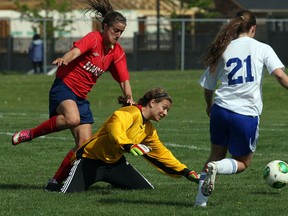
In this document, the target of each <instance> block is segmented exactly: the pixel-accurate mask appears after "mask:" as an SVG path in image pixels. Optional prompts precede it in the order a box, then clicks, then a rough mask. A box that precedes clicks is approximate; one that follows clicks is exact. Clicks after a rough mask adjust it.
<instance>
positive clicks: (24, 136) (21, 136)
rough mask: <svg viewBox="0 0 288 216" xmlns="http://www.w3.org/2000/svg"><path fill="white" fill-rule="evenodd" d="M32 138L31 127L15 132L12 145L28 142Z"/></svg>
mask: <svg viewBox="0 0 288 216" xmlns="http://www.w3.org/2000/svg"><path fill="white" fill-rule="evenodd" d="M31 140H32V137H31V132H30V129H25V130H22V131H19V132H17V133H15V134H14V135H13V136H12V145H18V144H20V143H22V142H28V141H31Z"/></svg>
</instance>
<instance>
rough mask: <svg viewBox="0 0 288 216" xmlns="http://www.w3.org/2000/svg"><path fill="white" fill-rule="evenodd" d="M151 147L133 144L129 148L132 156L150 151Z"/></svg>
mask: <svg viewBox="0 0 288 216" xmlns="http://www.w3.org/2000/svg"><path fill="white" fill-rule="evenodd" d="M151 150H152V149H151V148H150V147H149V146H146V145H143V144H134V145H132V146H131V148H130V153H131V154H133V155H134V156H138V155H140V156H141V155H144V154H147V153H148V152H150V151H151Z"/></svg>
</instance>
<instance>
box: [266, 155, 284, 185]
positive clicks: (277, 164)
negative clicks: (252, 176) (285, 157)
mask: <svg viewBox="0 0 288 216" xmlns="http://www.w3.org/2000/svg"><path fill="white" fill-rule="evenodd" d="M263 177H264V179H265V182H266V183H267V184H268V185H269V186H270V187H272V188H278V189H279V188H283V187H284V186H286V185H287V184H288V164H287V163H286V162H284V161H282V160H273V161H271V162H269V163H268V164H267V165H266V167H265V168H264V170H263Z"/></svg>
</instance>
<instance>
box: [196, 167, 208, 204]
mask: <svg viewBox="0 0 288 216" xmlns="http://www.w3.org/2000/svg"><path fill="white" fill-rule="evenodd" d="M205 177H206V172H201V175H200V180H199V185H198V193H197V196H196V202H195V206H202V207H205V206H206V205H207V202H208V196H204V195H203V194H202V189H201V187H202V185H203V182H204V179H205Z"/></svg>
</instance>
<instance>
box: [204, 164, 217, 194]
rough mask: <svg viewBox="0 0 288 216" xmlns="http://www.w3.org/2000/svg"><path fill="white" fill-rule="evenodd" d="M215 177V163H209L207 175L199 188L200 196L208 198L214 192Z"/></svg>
mask: <svg viewBox="0 0 288 216" xmlns="http://www.w3.org/2000/svg"><path fill="white" fill-rule="evenodd" d="M216 175H217V166H216V164H215V162H209V163H208V164H207V174H206V177H205V179H204V182H203V185H202V188H201V190H202V194H203V195H204V196H209V195H211V193H212V192H213V191H214V189H215V178H216Z"/></svg>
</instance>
